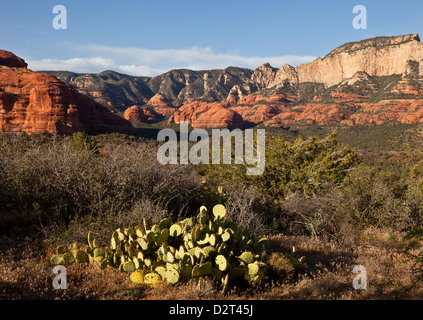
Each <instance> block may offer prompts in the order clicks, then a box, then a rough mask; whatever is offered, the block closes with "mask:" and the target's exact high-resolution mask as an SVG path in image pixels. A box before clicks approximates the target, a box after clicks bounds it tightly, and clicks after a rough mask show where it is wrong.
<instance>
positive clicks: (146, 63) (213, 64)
mask: <svg viewBox="0 0 423 320" xmlns="http://www.w3.org/2000/svg"><path fill="white" fill-rule="evenodd" d="M74 49H76V50H77V51H78V52H79V53H80V54H81V55H84V56H87V57H86V58H73V59H69V60H59V59H43V60H28V61H27V62H28V65H29V68H31V69H33V70H68V71H74V72H81V73H84V72H85V73H86V72H101V71H104V70H115V71H118V72H122V73H127V74H131V75H138V76H155V75H158V74H161V73H163V72H166V71H169V70H171V69H176V68H186V69H191V70H209V69H224V68H226V67H229V66H235V67H244V68H249V69H255V68H257V67H259V66H260V65H262V64H264V63H266V62H269V63H270V64H271V65H272V66H273V67H278V68H279V67H281V66H282V65H284V64H286V63H288V64H290V65H292V66H297V65H300V64H303V63H307V62H310V61H312V60H314V59H315V57H312V56H294V55H284V56H273V57H244V56H241V55H235V54H230V53H215V52H214V51H213V50H212V49H211V48H209V47H205V48H201V47H192V48H186V49H163V50H152V49H144V48H118V47H110V46H100V45H85V46H80V45H79V46H78V45H76V46H74Z"/></svg>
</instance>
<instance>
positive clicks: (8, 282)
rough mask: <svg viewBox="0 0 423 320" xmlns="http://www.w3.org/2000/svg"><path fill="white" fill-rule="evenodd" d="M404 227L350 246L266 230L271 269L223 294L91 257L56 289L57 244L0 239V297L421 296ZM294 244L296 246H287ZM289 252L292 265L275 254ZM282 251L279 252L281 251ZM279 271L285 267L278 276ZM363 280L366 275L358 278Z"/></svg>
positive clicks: (69, 270)
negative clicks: (154, 283)
mask: <svg viewBox="0 0 423 320" xmlns="http://www.w3.org/2000/svg"><path fill="white" fill-rule="evenodd" d="M402 236H403V235H401V234H397V233H390V232H388V231H380V230H376V229H369V230H367V231H365V232H363V233H362V234H361V235H360V237H359V241H358V242H357V243H355V244H352V245H348V246H346V245H342V246H341V245H335V244H333V243H328V242H323V241H322V240H319V239H314V238H310V237H299V236H284V235H276V236H271V237H269V240H270V251H271V252H273V257H272V253H269V257H272V258H271V259H270V260H269V261H270V263H271V264H272V265H273V266H274V270H276V271H274V272H276V273H279V274H278V277H276V278H277V279H279V280H277V281H276V280H275V277H274V274H273V275H271V274H270V275H268V276H267V277H265V279H264V280H263V282H262V283H260V284H258V285H254V286H250V287H242V288H239V287H232V288H230V290H229V291H228V292H227V293H226V294H225V295H223V294H222V293H221V292H220V290H219V287H218V286H217V285H216V284H213V283H212V282H211V281H208V280H206V281H205V283H204V284H203V285H202V286H201V287H199V286H198V285H197V284H196V283H194V282H188V283H184V284H180V285H176V286H170V285H160V286H158V287H155V288H149V287H147V286H145V285H138V286H137V285H134V284H132V282H131V281H130V279H129V275H128V274H125V273H122V272H119V271H118V270H115V269H112V268H106V269H105V270H101V269H100V268H98V267H95V266H92V265H89V264H73V265H69V266H67V289H66V290H56V289H54V288H53V284H52V281H53V278H54V277H55V274H53V272H52V269H53V266H52V265H51V264H50V262H49V258H50V257H51V255H52V254H53V253H54V250H55V248H56V246H57V244H55V243H52V242H50V241H33V240H29V239H26V240H25V239H24V240H20V241H17V240H12V239H8V238H3V239H0V299H2V300H40V299H41V300H56V299H60V300H62V299H66V300H68V299H89V300H90V299H93V300H138V299H146V300H162V299H164V300H203V299H207V300H215V299H216V300H221V299H232V300H239V299H241V300H244V299H245V300H251V299H254V300H279V299H283V300H378V299H396V300H414V299H422V298H423V284H422V283H416V284H414V279H415V277H414V274H413V272H412V263H411V262H410V261H407V260H406V259H405V257H404V256H403V255H402V254H401V250H402V249H404V243H403V242H402V241H401V239H402ZM293 248H295V252H294V253H292V251H293ZM281 253H292V255H293V256H294V257H295V258H296V259H300V258H301V257H303V258H302V259H301V264H300V265H298V266H297V267H296V268H293V267H292V265H290V264H288V263H286V261H287V260H286V259H280V257H281ZM278 257H279V258H278ZM357 265H361V266H364V267H365V268H366V271H367V282H366V284H367V289H354V287H353V281H354V278H355V277H357V276H358V275H362V274H361V273H357V274H354V273H353V269H354V267H355V266H357ZM281 274H284V276H283V277H282V276H281ZM360 283H363V282H360Z"/></svg>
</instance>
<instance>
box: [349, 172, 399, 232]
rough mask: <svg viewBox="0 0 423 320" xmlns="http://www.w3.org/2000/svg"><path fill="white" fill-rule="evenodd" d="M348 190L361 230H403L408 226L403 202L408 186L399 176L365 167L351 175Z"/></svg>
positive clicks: (354, 214) (352, 210)
mask: <svg viewBox="0 0 423 320" xmlns="http://www.w3.org/2000/svg"><path fill="white" fill-rule="evenodd" d="M345 190H346V192H347V194H348V195H349V210H350V211H351V212H352V214H353V216H354V220H355V222H356V225H357V226H359V227H363V228H366V227H369V226H374V227H394V228H402V227H403V226H404V225H405V223H406V220H407V215H406V211H405V208H404V204H403V200H402V198H403V194H404V190H405V185H404V184H403V183H402V182H401V180H400V179H398V178H397V177H395V175H391V174H390V173H389V172H384V171H381V170H378V169H375V168H372V167H368V166H361V167H359V168H357V169H356V170H354V171H353V172H351V174H350V176H349V178H348V183H347V184H346V186H345Z"/></svg>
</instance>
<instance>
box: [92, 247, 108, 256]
mask: <svg viewBox="0 0 423 320" xmlns="http://www.w3.org/2000/svg"><path fill="white" fill-rule="evenodd" d="M105 254H106V252H105V251H104V249H102V248H95V249H94V250H93V256H94V257H104V255H105Z"/></svg>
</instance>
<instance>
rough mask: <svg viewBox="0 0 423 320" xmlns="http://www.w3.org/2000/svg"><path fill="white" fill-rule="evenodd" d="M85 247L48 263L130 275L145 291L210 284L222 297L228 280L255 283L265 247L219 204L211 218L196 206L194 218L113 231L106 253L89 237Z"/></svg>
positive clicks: (62, 250)
mask: <svg viewBox="0 0 423 320" xmlns="http://www.w3.org/2000/svg"><path fill="white" fill-rule="evenodd" d="M87 242H88V246H87V247H86V248H85V249H83V248H81V246H80V245H78V244H74V245H73V246H72V249H71V250H67V249H66V248H65V247H63V246H60V247H58V248H57V250H56V251H57V254H56V255H54V256H53V257H52V258H51V259H50V262H51V263H52V264H60V263H68V264H70V263H73V262H77V263H91V264H93V265H97V266H99V267H100V268H101V269H104V268H106V267H107V266H110V267H113V268H116V269H118V270H120V271H122V272H128V273H130V280H131V281H132V282H133V283H134V284H146V285H149V286H157V285H158V284H160V283H167V284H170V285H174V284H177V283H179V282H181V281H188V280H189V279H192V278H194V279H196V280H197V282H198V283H200V282H202V281H204V278H211V279H214V280H216V282H217V283H220V285H221V286H222V290H223V291H226V290H227V288H228V285H229V281H232V280H234V279H240V278H244V279H245V280H247V281H250V282H258V281H260V279H261V278H262V276H263V274H264V268H263V266H264V263H263V262H261V260H262V258H263V252H264V251H265V250H266V248H267V244H268V241H267V239H260V240H259V241H256V240H255V239H254V238H253V237H252V236H251V235H250V233H249V232H248V230H247V231H240V230H238V227H237V225H236V224H235V223H234V222H232V221H231V220H229V219H228V218H227V217H226V208H225V207H224V206H223V205H221V204H218V205H216V206H214V207H213V208H212V210H211V212H209V210H208V209H207V208H206V207H204V206H202V207H201V208H200V210H199V212H198V214H197V216H196V217H195V218H186V219H183V220H181V221H177V222H174V221H172V220H171V219H170V218H165V219H162V220H161V221H160V222H159V223H157V224H154V225H152V226H151V227H149V226H148V224H147V223H146V221H145V220H143V223H142V225H139V226H136V227H134V228H119V229H117V230H115V231H114V232H113V233H112V235H111V238H110V242H109V243H110V245H109V247H101V246H100V245H99V243H98V242H97V240H96V239H94V237H93V234H92V233H91V232H90V233H89V234H88V237H87Z"/></svg>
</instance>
